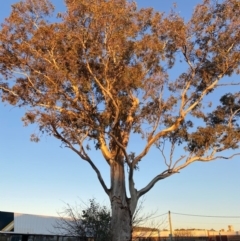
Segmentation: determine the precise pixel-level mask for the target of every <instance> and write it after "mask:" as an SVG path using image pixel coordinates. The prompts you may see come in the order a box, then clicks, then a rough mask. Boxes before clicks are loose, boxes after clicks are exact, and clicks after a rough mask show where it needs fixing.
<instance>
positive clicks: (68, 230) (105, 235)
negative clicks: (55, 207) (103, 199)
mask: <svg viewBox="0 0 240 241" xmlns="http://www.w3.org/2000/svg"><path fill="white" fill-rule="evenodd" d="M59 215H60V221H58V222H57V223H56V225H55V227H56V228H57V229H59V230H60V231H61V232H62V234H63V235H69V236H74V237H78V238H80V239H81V238H83V239H84V237H91V238H94V240H95V241H108V240H110V233H111V232H110V229H111V225H110V222H111V215H110V210H109V209H108V208H107V207H106V206H102V205H100V204H99V203H97V202H96V201H95V199H90V200H89V203H88V204H87V207H86V208H84V209H83V208H82V207H80V208H79V207H76V208H74V207H72V206H71V205H69V204H67V207H66V208H65V209H64V211H63V212H61V213H60V214H59Z"/></svg>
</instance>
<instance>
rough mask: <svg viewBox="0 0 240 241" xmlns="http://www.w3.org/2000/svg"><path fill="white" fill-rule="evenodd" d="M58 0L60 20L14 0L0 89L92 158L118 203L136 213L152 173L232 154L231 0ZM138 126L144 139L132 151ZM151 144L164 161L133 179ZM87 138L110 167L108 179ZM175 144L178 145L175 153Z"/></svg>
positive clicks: (234, 21) (234, 55)
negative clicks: (158, 4)
mask: <svg viewBox="0 0 240 241" xmlns="http://www.w3.org/2000/svg"><path fill="white" fill-rule="evenodd" d="M65 4H66V12H64V13H59V14H58V15H57V17H58V19H57V20H56V21H52V18H51V17H52V14H53V13H54V7H53V5H52V4H51V3H50V2H49V1H48V0H44V1H37V0H25V1H22V2H19V3H17V4H14V5H13V6H12V13H11V15H10V16H9V18H7V19H6V20H5V22H4V23H3V24H2V25H1V32H0V43H1V45H0V74H1V75H2V79H1V80H0V96H1V99H2V101H5V102H8V103H10V104H11V105H15V106H19V107H25V108H26V109H27V111H26V114H25V116H24V117H23V121H24V122H25V124H26V125H28V124H31V123H37V124H38V125H39V128H40V130H41V131H42V132H44V133H47V134H50V135H53V136H54V137H56V138H58V139H59V140H60V141H61V142H63V143H64V144H65V145H66V146H67V147H69V148H70V149H72V150H73V151H74V152H75V153H77V154H78V155H79V157H80V158H81V159H82V160H84V161H86V162H88V163H89V164H90V165H91V167H92V168H93V170H94V171H95V172H96V174H97V176H98V179H99V181H100V183H101V185H102V187H103V188H104V190H105V192H106V193H107V194H108V196H109V197H110V200H111V202H112V208H113V209H114V210H117V208H115V206H114V205H115V204H113V203H117V204H118V205H120V206H119V207H121V208H122V209H124V208H125V207H127V208H126V209H127V210H130V211H129V213H130V216H131V215H133V213H134V211H135V208H136V204H137V200H138V199H139V198H140V197H141V196H142V195H143V194H145V193H146V192H148V191H149V190H150V189H151V188H152V187H153V186H154V184H155V183H156V182H157V181H159V180H161V179H164V178H166V177H168V176H171V175H172V174H174V173H178V172H179V171H180V170H181V169H183V168H185V167H186V166H188V165H189V164H191V163H193V162H195V161H202V162H208V161H211V160H215V159H219V158H225V159H229V158H231V156H224V151H225V150H229V149H232V150H237V149H238V147H239V140H240V128H239V117H240V92H239V91H238V90H237V89H236V91H235V92H233V91H232V89H231V90H230V91H229V90H228V88H227V87H228V86H230V85H236V86H237V85H239V82H232V81H231V78H229V77H231V76H233V75H236V74H239V63H240V45H239V40H240V19H239V15H240V11H239V10H240V4H239V1H238V0H224V1H222V2H221V3H218V2H216V1H210V0H204V1H203V3H202V4H199V5H198V6H196V8H195V10H194V12H193V14H192V17H191V19H190V20H189V21H188V22H185V21H184V19H183V18H182V17H181V16H179V15H178V14H177V13H175V12H174V11H172V12H171V13H170V14H169V15H165V14H163V13H161V12H157V11H154V9H151V8H147V9H138V8H137V6H136V4H135V3H134V2H128V1H126V0H110V1H106V0H98V1H89V0H79V1H75V0H65ZM176 66H178V70H180V73H179V74H178V76H177V77H176V78H173V77H172V76H173V75H172V72H173V71H175V68H176ZM178 72H179V71H178ZM224 77H228V78H224ZM223 87H224V90H226V91H225V93H224V94H223V95H222V96H218V99H216V96H215V95H214V94H215V92H216V90H217V89H218V88H223ZM211 98H212V99H213V98H214V101H213V100H212V102H213V103H211V102H210V100H211ZM133 136H134V137H135V136H139V139H140V138H141V139H142V141H143V143H144V147H143V149H142V150H129V148H128V144H129V142H131V140H132V137H133ZM38 138H39V137H38V136H35V135H33V136H32V140H34V141H38ZM167 145H168V146H169V148H170V152H167V151H166V148H165V146H167ZM153 147H156V148H158V150H159V156H158V157H156V158H158V159H159V160H160V161H163V162H165V164H166V168H165V169H164V170H159V174H158V175H157V176H155V177H153V179H152V180H151V181H150V182H149V183H148V184H147V185H146V186H145V187H142V189H140V190H137V189H136V188H135V183H134V171H135V170H136V169H137V168H138V166H139V162H140V161H141V160H142V161H143V160H144V159H145V160H146V158H145V157H146V155H147V154H148V153H149V150H150V149H151V148H153ZM91 148H95V149H96V150H98V151H100V153H101V154H102V156H103V157H104V159H105V161H106V162H107V163H108V164H109V166H110V173H111V186H110V187H107V185H106V184H105V182H104V180H103V178H102V176H101V173H100V172H99V170H98V168H97V165H96V162H95V161H96V160H93V159H91ZM177 148H178V149H179V148H181V149H182V150H184V153H185V154H184V155H183V156H180V157H178V158H177V159H175V157H174V151H175V149H177ZM237 154H238V153H235V154H234V155H237ZM125 167H127V170H128V172H126V170H125ZM126 174H127V175H128V177H127V179H128V189H129V193H130V197H127V195H126V186H125V185H126V183H125V175H126ZM123 207H124V208H123ZM124 210H125V209H124ZM118 215H120V214H118ZM125 215H127V211H126V213H125ZM113 217H115V214H114V213H113ZM120 219H121V218H120ZM122 220H124V218H122ZM113 223H114V221H113ZM116 225H117V221H116ZM113 226H114V224H113ZM116 240H118V239H115V241H116ZM119 240H121V241H122V240H123V239H119ZM124 240H125V239H124ZM126 240H127V239H126Z"/></svg>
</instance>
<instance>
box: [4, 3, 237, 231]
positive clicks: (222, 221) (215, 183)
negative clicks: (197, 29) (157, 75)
mask: <svg viewBox="0 0 240 241" xmlns="http://www.w3.org/2000/svg"><path fill="white" fill-rule="evenodd" d="M15 2H17V1H16V0H2V1H1V5H0V22H2V21H3V19H4V18H5V17H7V16H8V15H9V13H10V9H11V4H13V3H15ZM52 2H53V3H54V5H55V6H56V7H57V9H58V10H60V11H61V10H63V3H62V0H53V1H52ZM136 2H137V3H138V6H140V7H146V6H151V7H153V8H155V9H156V10H159V11H165V12H169V10H170V8H171V6H172V4H173V2H176V3H177V5H178V11H179V13H180V14H181V15H182V16H184V18H185V19H188V18H189V17H190V15H191V12H192V10H193V8H194V6H195V5H196V4H197V3H200V0H175V1H173V0H137V1H136ZM234 78H236V77H234ZM215 97H216V99H219V96H215ZM23 113H24V110H21V109H18V108H14V107H12V106H9V105H5V104H3V103H1V102H0V211H11V212H20V213H30V214H44V215H53V216H57V212H58V211H61V210H62V208H63V207H64V206H65V204H64V203H70V204H75V203H76V202H78V201H79V200H83V201H87V200H88V199H90V198H92V197H95V198H96V199H97V201H99V202H100V203H103V204H106V205H108V204H109V201H108V197H107V196H106V194H105V193H104V191H103V190H102V187H101V186H100V184H99V183H98V180H97V177H96V175H95V173H94V172H93V171H92V170H91V168H90V166H89V165H88V164H87V163H85V162H83V161H82V160H80V159H79V157H78V156H77V155H76V154H74V153H73V152H72V151H70V150H68V149H66V148H64V147H61V145H60V143H59V142H58V141H57V140H55V139H53V138H51V137H47V136H43V137H42V139H41V141H40V142H39V143H38V144H36V143H32V142H30V134H32V133H33V132H35V131H36V130H37V127H36V126H30V127H26V128H25V127H23V123H22V122H21V117H22V116H23ZM134 145H136V147H137V145H138V142H137V141H136V142H135V143H134ZM93 157H94V158H95V159H97V163H99V165H98V166H99V167H100V170H101V171H102V173H103V177H104V179H105V180H106V182H107V183H109V169H108V166H107V165H106V164H104V163H103V162H102V159H101V157H100V155H97V154H95V153H93ZM98 159H99V160H98ZM148 160H149V161H151V163H152V165H151V166H149V165H148ZM156 167H157V160H156V158H155V156H154V154H153V153H150V155H149V156H148V158H147V160H146V161H145V163H144V162H143V163H142V166H140V172H138V173H136V185H137V188H138V189H139V188H141V187H143V186H144V185H146V183H147V182H148V181H149V180H150V179H151V177H153V175H154V174H157V173H156ZM239 186H240V160H239V158H238V157H236V158H234V159H232V160H227V161H226V160H217V161H214V162H210V163H194V164H192V165H191V166H189V167H187V168H186V169H184V170H183V171H181V173H180V174H176V175H175V176H172V177H170V178H167V179H165V180H163V181H160V182H158V183H157V184H156V185H155V186H154V188H153V189H152V190H151V191H150V192H149V193H148V194H147V195H146V196H145V199H146V201H145V203H144V206H145V209H144V211H146V212H151V211H154V212H155V211H156V215H160V214H163V213H167V212H168V210H170V211H171V212H175V213H184V214H199V215H210V216H238V217H240V187H239ZM165 219H166V215H164V216H161V217H159V218H155V219H154V220H155V221H156V222H158V221H164V222H165V224H164V225H163V226H162V228H165V227H167V228H168V223H167V221H166V220H165ZM228 224H232V225H233V227H234V228H235V230H240V218H203V217H192V216H181V215H176V214H173V215H172V225H173V228H174V229H175V228H209V229H210V228H214V229H216V230H219V229H221V228H225V229H227V225H228Z"/></svg>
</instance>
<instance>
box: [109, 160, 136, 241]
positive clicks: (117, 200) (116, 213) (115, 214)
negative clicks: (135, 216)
mask: <svg viewBox="0 0 240 241" xmlns="http://www.w3.org/2000/svg"><path fill="white" fill-rule="evenodd" d="M110 201H111V207H112V223H111V226H112V241H131V239H132V214H131V211H130V200H129V199H128V198H127V195H126V187H125V175H124V164H123V163H122V162H117V161H114V162H113V163H111V193H110Z"/></svg>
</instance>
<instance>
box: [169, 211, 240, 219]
mask: <svg viewBox="0 0 240 241" xmlns="http://www.w3.org/2000/svg"><path fill="white" fill-rule="evenodd" d="M171 213H172V214H176V215H182V216H194V217H205V218H240V216H211V215H199V214H186V213H174V212H171Z"/></svg>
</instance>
